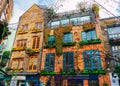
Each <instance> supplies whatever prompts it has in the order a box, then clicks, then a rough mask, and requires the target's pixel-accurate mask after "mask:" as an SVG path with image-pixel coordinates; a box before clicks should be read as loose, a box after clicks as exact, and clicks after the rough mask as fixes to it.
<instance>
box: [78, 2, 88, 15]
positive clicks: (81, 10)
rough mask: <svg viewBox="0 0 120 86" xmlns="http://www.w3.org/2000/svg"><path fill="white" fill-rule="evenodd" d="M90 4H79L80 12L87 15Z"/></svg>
mask: <svg viewBox="0 0 120 86" xmlns="http://www.w3.org/2000/svg"><path fill="white" fill-rule="evenodd" d="M87 6H88V3H87V2H79V3H78V4H77V8H78V9H79V10H80V12H82V13H85V12H87V10H88V8H89V7H87Z"/></svg>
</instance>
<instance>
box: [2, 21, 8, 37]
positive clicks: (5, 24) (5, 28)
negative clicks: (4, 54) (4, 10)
mask: <svg viewBox="0 0 120 86" xmlns="http://www.w3.org/2000/svg"><path fill="white" fill-rule="evenodd" d="M7 26H8V24H7V23H6V22H5V23H4V27H3V28H4V29H3V33H2V38H4V37H5V36H7V35H8V34H7V32H8V31H9V30H8V27H7Z"/></svg>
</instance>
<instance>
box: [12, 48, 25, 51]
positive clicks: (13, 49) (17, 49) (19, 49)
mask: <svg viewBox="0 0 120 86" xmlns="http://www.w3.org/2000/svg"><path fill="white" fill-rule="evenodd" d="M22 50H25V47H20V48H12V51H22Z"/></svg>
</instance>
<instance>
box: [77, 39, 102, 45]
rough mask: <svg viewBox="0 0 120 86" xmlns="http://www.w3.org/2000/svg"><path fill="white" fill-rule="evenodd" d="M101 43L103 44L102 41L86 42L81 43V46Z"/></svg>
mask: <svg viewBox="0 0 120 86" xmlns="http://www.w3.org/2000/svg"><path fill="white" fill-rule="evenodd" d="M101 42H102V40H101V39H95V40H86V41H81V42H79V45H81V46H83V45H88V44H98V43H101Z"/></svg>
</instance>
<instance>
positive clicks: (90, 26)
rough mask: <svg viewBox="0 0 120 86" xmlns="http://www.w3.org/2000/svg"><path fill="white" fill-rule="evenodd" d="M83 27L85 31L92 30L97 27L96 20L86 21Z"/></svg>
mask: <svg viewBox="0 0 120 86" xmlns="http://www.w3.org/2000/svg"><path fill="white" fill-rule="evenodd" d="M83 29H84V30H85V31H88V30H91V29H95V24H94V22H85V23H83Z"/></svg>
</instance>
